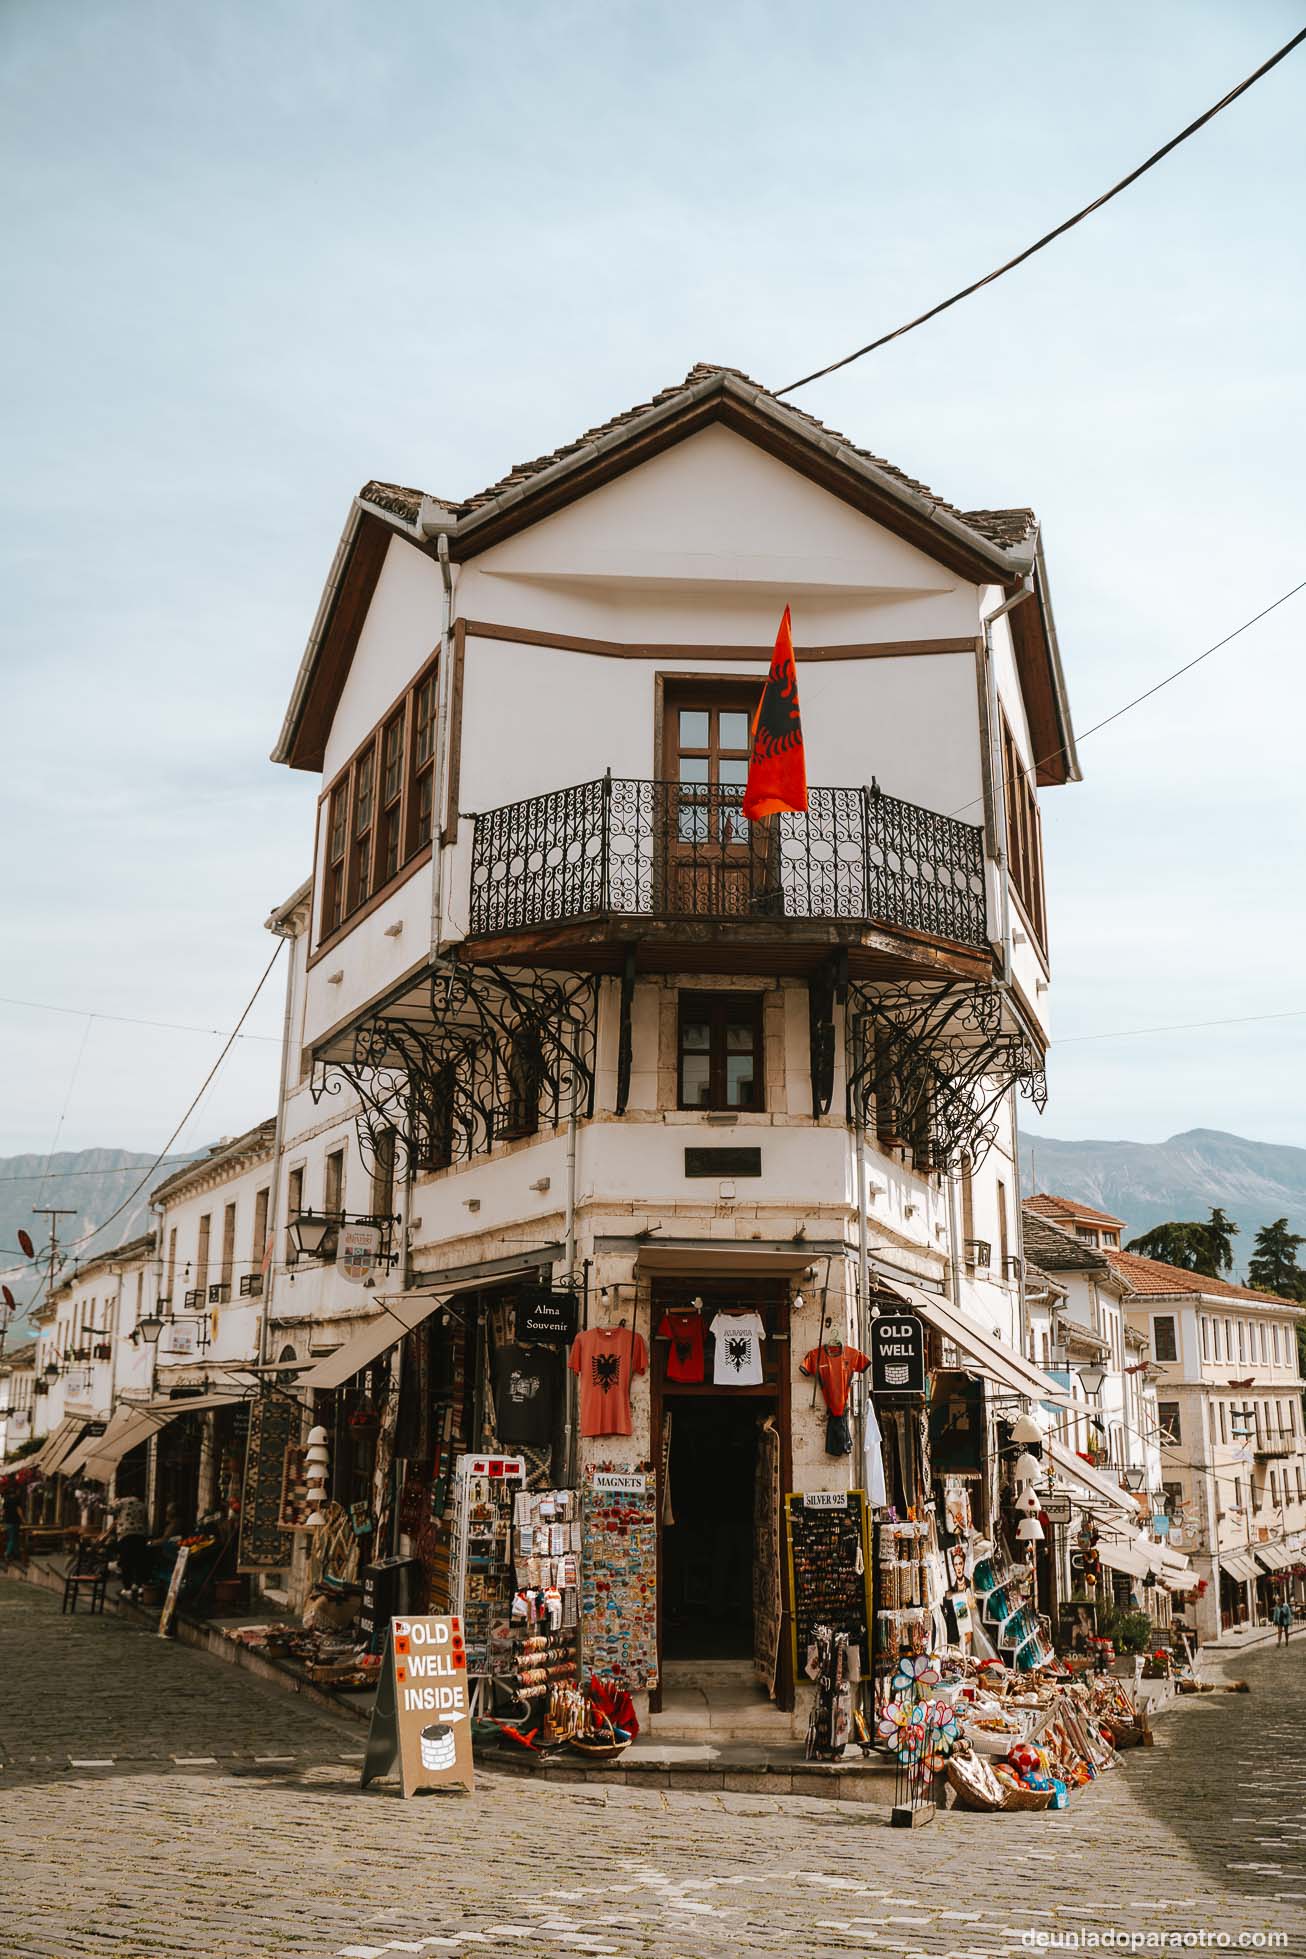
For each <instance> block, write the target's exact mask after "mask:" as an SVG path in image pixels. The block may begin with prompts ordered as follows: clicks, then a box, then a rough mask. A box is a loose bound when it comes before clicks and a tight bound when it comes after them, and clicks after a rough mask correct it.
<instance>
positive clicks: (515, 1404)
mask: <svg viewBox="0 0 1306 1959" xmlns="http://www.w3.org/2000/svg"><path fill="white" fill-rule="evenodd" d="M557 1405H558V1361H557V1356H556V1355H555V1354H554V1353H552V1352H551V1351H550V1349H549V1348H548V1347H523V1346H521V1345H520V1344H519V1343H511V1344H509V1345H507V1346H504V1347H500V1348H499V1350H498V1352H497V1353H496V1354H495V1357H494V1412H495V1434H496V1435H497V1437H498V1439H499V1441H500V1442H533V1443H536V1444H538V1443H541V1442H550V1441H552V1439H553V1424H554V1417H555V1414H556V1411H557Z"/></svg>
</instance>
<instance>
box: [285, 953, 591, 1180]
mask: <svg viewBox="0 0 1306 1959" xmlns="http://www.w3.org/2000/svg"><path fill="white" fill-rule="evenodd" d="M596 999H597V986H596V982H595V981H594V979H593V978H592V977H591V976H590V975H588V974H575V973H551V972H537V971H534V970H528V969H525V968H516V967H513V968H509V967H504V966H490V965H485V966H480V965H477V966H473V965H469V964H463V963H462V962H459V961H447V962H444V963H442V964H441V965H440V966H438V967H437V968H435V969H434V970H433V971H432V972H431V973H430V975H429V976H428V978H427V980H426V982H425V986H424V997H423V998H422V999H421V1000H420V1002H418V1003H413V1002H412V1001H411V999H410V1000H409V1001H407V1002H405V1003H404V1005H403V1006H395V1007H391V1008H389V1009H387V1010H386V1011H384V1012H381V1013H376V1014H372V1015H370V1016H369V1017H368V1018H367V1019H366V1020H364V1021H362V1022H360V1023H359V1025H358V1027H357V1028H356V1029H355V1032H354V1038H353V1053H352V1055H351V1056H350V1058H349V1059H348V1060H342V1059H339V1058H333V1059H331V1060H328V1061H318V1062H316V1063H315V1065H314V1069H313V1075H312V1079H311V1080H310V1083H309V1089H310V1093H311V1094H312V1097H313V1100H314V1101H315V1102H318V1101H320V1100H321V1099H322V1097H323V1096H324V1095H338V1094H339V1093H340V1092H341V1090H342V1089H343V1088H346V1087H348V1088H350V1089H352V1091H353V1092H354V1094H355V1095H356V1096H357V1097H358V1099H359V1101H360V1102H361V1104H362V1108H361V1111H360V1113H359V1115H358V1117H357V1119H356V1121H357V1130H358V1142H359V1148H360V1150H361V1152H362V1155H363V1159H364V1162H365V1163H366V1164H367V1165H368V1166H369V1168H375V1167H379V1168H385V1167H388V1164H389V1161H390V1157H391V1152H392V1151H393V1161H394V1168H395V1173H396V1174H397V1175H401V1176H403V1175H407V1174H409V1173H410V1172H411V1171H414V1170H416V1169H420V1168H423V1167H432V1168H433V1167H440V1166H443V1164H446V1163H450V1162H455V1161H460V1160H465V1159H467V1158H470V1157H472V1156H474V1155H476V1154H477V1153H478V1152H479V1151H483V1150H489V1149H491V1148H492V1147H493V1146H494V1144H495V1143H496V1142H500V1141H503V1140H504V1139H505V1138H507V1137H509V1136H514V1135H528V1134H530V1133H532V1132H533V1131H534V1129H535V1128H536V1126H537V1125H538V1123H539V1122H540V1121H541V1120H544V1121H548V1122H553V1123H556V1122H559V1121H561V1120H562V1119H563V1118H564V1117H565V1116H567V1115H569V1114H570V1112H571V1111H572V1109H573V1108H574V1109H575V1110H576V1111H577V1113H578V1114H582V1115H592V1114H593V1112H594V1053H595V1020H596V1014H595V1007H596Z"/></svg>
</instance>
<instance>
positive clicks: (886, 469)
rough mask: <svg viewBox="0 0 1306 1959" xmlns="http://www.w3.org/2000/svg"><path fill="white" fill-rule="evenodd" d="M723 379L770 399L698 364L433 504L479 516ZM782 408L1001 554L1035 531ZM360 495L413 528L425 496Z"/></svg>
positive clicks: (379, 486)
mask: <svg viewBox="0 0 1306 1959" xmlns="http://www.w3.org/2000/svg"><path fill="white" fill-rule="evenodd" d="M725 375H730V376H732V377H733V378H734V379H735V380H736V381H739V382H742V383H743V385H744V386H745V387H747V388H752V389H754V390H756V392H757V393H758V394H768V392H769V391H768V390H767V389H765V388H763V387H762V386H761V384H760V383H759V382H757V381H754V380H752V379H751V378H750V377H749V376H748V375H747V374H744V373H742V372H741V371H740V369H739V368H737V367H719V366H717V365H715V364H714V363H711V362H707V361H699V362H698V363H697V364H696V365H695V366H693V367H691V368H690V370H689V372H688V374H687V375H686V376H685V378H684V380H683V381H678V382H677V383H676V384H675V386H674V387H670V388H663V389H661V390H660V391H659V392H658V393H657V394H655V395H653V396H652V397H651V398H650V399H649V400H648V401H641V402H639V403H637V405H636V406H635V407H634V408H626V409H623V410H622V412H621V413H620V414H619V415H613V416H611V417H610V418H609V420H607V421H606V422H599V423H598V424H597V425H596V426H595V427H594V428H592V429H586V430H585V433H584V434H583V435H578V436H576V437H575V438H574V440H573V441H571V442H564V443H563V444H562V446H561V447H560V448H557V449H551V450H550V451H549V452H548V454H547V455H544V456H536V457H534V458H533V459H532V460H531V461H530V462H524V463H515V464H514V465H513V467H512V468H511V469H510V470H509V471H508V473H507V475H506V476H501V477H500V478H499V480H498V482H497V483H491V484H489V485H488V487H487V488H485V489H484V490H478V491H477V492H476V494H475V495H474V496H470V497H467V498H466V499H465V500H464V501H463V502H461V503H459V502H457V501H455V500H453V499H447V500H446V499H445V498H442V497H432V498H431V499H430V501H432V502H435V503H447V507H448V508H449V509H451V510H453V511H455V512H456V513H457V514H458V516H459V517H465V516H469V515H470V514H471V513H472V512H473V511H474V510H479V509H480V508H481V507H482V505H484V504H487V503H493V502H494V501H495V499H496V498H498V497H501V496H503V495H504V494H505V493H506V492H507V491H509V490H517V489H521V488H522V487H523V486H524V485H525V484H527V483H529V482H530V481H531V480H532V478H533V477H536V476H539V475H541V474H542V473H543V472H544V471H545V470H546V469H552V468H553V467H554V465H555V464H557V463H560V462H565V461H566V460H567V458H568V457H570V456H574V455H576V454H577V453H578V452H579V451H580V450H582V449H585V448H588V447H589V446H590V445H591V444H593V443H595V442H598V441H600V440H601V439H602V438H603V437H604V436H607V435H611V434H612V433H613V432H614V430H617V429H620V428H623V427H625V426H626V424H627V423H630V422H634V421H637V420H638V419H639V417H640V416H641V415H646V414H648V412H649V411H650V409H654V408H661V407H663V406H665V404H667V403H668V402H671V401H674V400H675V399H676V397H677V396H678V395H682V394H684V393H685V392H686V390H688V389H690V388H693V387H697V386H699V385H700V384H701V383H702V382H705V381H710V380H712V379H713V378H714V377H716V376H725ZM769 398H770V399H771V400H775V397H774V396H770V397H769ZM778 405H779V406H780V407H782V408H783V409H785V410H786V411H787V413H789V414H790V415H792V416H794V417H795V419H796V420H798V421H800V422H805V423H806V424H807V425H808V427H809V428H811V429H813V430H814V431H816V432H817V433H818V434H819V435H821V436H823V437H824V438H826V440H827V441H829V440H833V441H835V442H837V443H839V444H840V445H841V447H843V448H844V449H846V450H847V451H848V452H849V454H850V455H853V456H859V457H860V458H861V459H862V460H863V461H864V462H868V463H871V464H873V465H874V467H875V468H876V469H878V470H881V471H882V472H883V473H884V474H885V475H886V476H891V477H892V478H893V479H894V480H895V481H896V482H898V483H901V484H902V486H903V488H904V489H906V490H910V491H911V492H912V493H913V494H914V495H916V496H919V497H924V498H926V499H927V500H928V501H929V502H930V503H932V504H933V505H934V507H935V509H936V510H939V511H942V512H943V513H944V514H945V515H946V516H949V517H952V518H955V519H956V521H957V522H958V523H961V524H965V525H966V527H967V529H968V530H972V531H974V532H975V533H976V535H977V536H979V537H982V538H984V539H985V540H986V541H987V542H988V543H989V544H996V545H997V546H998V547H999V549H1001V550H1004V551H1006V550H1010V549H1012V548H1013V547H1014V546H1016V545H1018V544H1023V543H1024V542H1025V540H1026V539H1027V538H1028V537H1029V536H1030V535H1031V533H1032V532H1033V531H1034V530H1035V529H1036V528H1037V525H1036V520H1035V516H1034V512H1033V511H1032V510H1029V509H1025V508H1020V509H1016V510H959V509H958V508H957V506H956V505H955V504H951V503H948V502H947V501H946V500H945V499H944V498H943V497H938V496H936V495H935V494H934V491H933V490H931V489H930V488H929V486H928V485H927V484H925V483H919V482H917V481H916V479H915V477H912V476H908V475H907V474H906V472H905V471H904V470H901V469H898V468H897V467H896V465H895V464H893V463H889V462H886V461H885V460H884V458H883V457H882V456H877V455H874V454H873V453H872V451H871V450H869V449H863V448H861V447H860V446H859V445H858V444H857V443H855V442H851V441H849V439H848V437H847V436H845V435H840V433H839V431H838V430H837V429H831V428H828V427H827V426H826V424H825V423H824V422H821V421H818V420H817V418H816V416H815V415H809V414H808V413H807V411H806V410H805V409H802V408H796V407H795V406H794V405H793V403H792V402H788V401H786V402H781V403H779V404H778ZM358 494H359V499H360V501H362V502H364V503H371V504H375V505H376V506H377V507H378V508H379V509H382V510H388V511H389V512H390V513H391V514H392V515H393V516H396V517H398V518H400V519H401V521H402V522H404V523H409V524H411V523H414V522H415V521H416V519H417V513H418V510H419V508H420V506H421V503H422V497H423V492H422V491H421V490H412V489H406V488H405V487H404V486H403V485H402V484H399V483H381V482H371V483H367V484H365V485H364V486H363V488H362V489H361V490H360V491H359V493H358Z"/></svg>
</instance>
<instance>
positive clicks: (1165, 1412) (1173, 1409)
mask: <svg viewBox="0 0 1306 1959" xmlns="http://www.w3.org/2000/svg"><path fill="white" fill-rule="evenodd" d="M1156 1417H1157V1420H1158V1421H1159V1423H1160V1424H1161V1436H1162V1439H1163V1440H1164V1441H1166V1442H1178V1441H1179V1440H1180V1439H1181V1437H1180V1433H1179V1403H1178V1402H1177V1401H1158V1402H1157V1404H1156Z"/></svg>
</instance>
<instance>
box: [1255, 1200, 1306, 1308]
mask: <svg viewBox="0 0 1306 1959" xmlns="http://www.w3.org/2000/svg"><path fill="white" fill-rule="evenodd" d="M1302 1245H1306V1235H1303V1234H1302V1233H1301V1232H1298V1231H1289V1229H1288V1220H1287V1218H1276V1219H1275V1220H1274V1223H1273V1224H1263V1225H1262V1226H1261V1228H1260V1230H1259V1231H1258V1232H1257V1234H1256V1243H1255V1247H1254V1249H1253V1251H1252V1256H1251V1258H1250V1260H1249V1261H1248V1265H1247V1283H1248V1285H1251V1286H1255V1288H1256V1290H1257V1291H1258V1292H1275V1293H1277V1294H1278V1295H1279V1297H1280V1299H1297V1300H1301V1301H1303V1302H1306V1272H1303V1271H1302V1269H1301V1267H1300V1266H1299V1265H1298V1263H1297V1251H1298V1248H1299V1247H1300V1246H1302ZM1297 1330H1298V1333H1299V1334H1300V1332H1301V1329H1300V1327H1299V1328H1298V1329H1297Z"/></svg>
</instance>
